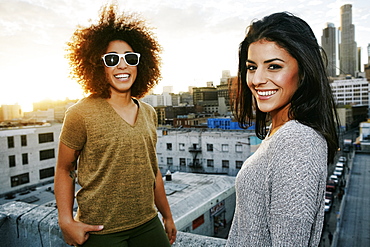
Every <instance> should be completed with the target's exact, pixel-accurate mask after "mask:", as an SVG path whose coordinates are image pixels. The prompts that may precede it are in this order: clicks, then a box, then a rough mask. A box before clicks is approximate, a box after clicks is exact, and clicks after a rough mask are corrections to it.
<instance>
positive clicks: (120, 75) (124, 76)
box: [114, 74, 130, 79]
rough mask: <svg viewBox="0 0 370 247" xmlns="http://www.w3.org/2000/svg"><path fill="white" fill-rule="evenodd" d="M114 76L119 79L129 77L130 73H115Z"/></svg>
mask: <svg viewBox="0 0 370 247" xmlns="http://www.w3.org/2000/svg"><path fill="white" fill-rule="evenodd" d="M114 77H115V78H117V79H128V78H129V77H130V75H129V74H118V75H114Z"/></svg>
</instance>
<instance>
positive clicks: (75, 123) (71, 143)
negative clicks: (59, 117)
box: [60, 108, 86, 150]
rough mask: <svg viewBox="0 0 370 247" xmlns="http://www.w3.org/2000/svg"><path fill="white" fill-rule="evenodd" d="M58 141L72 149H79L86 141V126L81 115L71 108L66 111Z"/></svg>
mask: <svg viewBox="0 0 370 247" xmlns="http://www.w3.org/2000/svg"><path fill="white" fill-rule="evenodd" d="M60 141H61V142H62V143H63V144H65V145H66V146H67V147H69V148H72V149H74V150H81V149H82V148H83V146H84V145H85V142H86V126H85V121H84V119H83V117H82V116H81V115H80V114H79V113H78V112H77V111H76V110H75V109H73V108H69V109H68V110H67V112H66V115H65V118H64V122H63V126H62V130H61V133H60Z"/></svg>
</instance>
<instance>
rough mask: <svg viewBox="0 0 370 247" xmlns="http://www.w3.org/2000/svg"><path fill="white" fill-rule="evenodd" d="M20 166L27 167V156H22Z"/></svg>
mask: <svg viewBox="0 0 370 247" xmlns="http://www.w3.org/2000/svg"><path fill="white" fill-rule="evenodd" d="M22 164H23V165H28V154H27V153H25V154H22Z"/></svg>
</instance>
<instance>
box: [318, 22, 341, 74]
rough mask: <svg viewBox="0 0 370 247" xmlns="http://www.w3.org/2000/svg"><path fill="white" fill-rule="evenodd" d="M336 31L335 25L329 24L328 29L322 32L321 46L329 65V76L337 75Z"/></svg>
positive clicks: (327, 69)
mask: <svg viewBox="0 0 370 247" xmlns="http://www.w3.org/2000/svg"><path fill="white" fill-rule="evenodd" d="M335 34H336V29H335V26H334V24H333V23H327V27H326V28H324V29H323V30H322V36H321V46H322V48H323V49H324V51H325V53H326V58H327V61H328V65H327V68H326V71H327V74H328V76H331V77H335V76H336V75H337V51H336V47H337V44H336V37H335Z"/></svg>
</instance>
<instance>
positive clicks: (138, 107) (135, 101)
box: [102, 98, 141, 128]
mask: <svg viewBox="0 0 370 247" xmlns="http://www.w3.org/2000/svg"><path fill="white" fill-rule="evenodd" d="M131 99H132V101H133V102H134V103H135V105H137V115H136V120H135V123H134V124H133V125H131V124H129V123H128V122H127V121H126V120H125V119H123V118H122V117H121V116H120V115H119V114H118V113H117V112H116V110H115V109H114V108H113V106H112V105H111V104H109V103H108V101H107V100H105V99H102V100H103V101H104V102H105V103H106V104H107V105H108V107H109V108H110V111H112V112H113V113H112V114H114V116H115V117H116V118H119V119H121V121H123V122H124V123H125V124H127V125H128V126H130V127H131V128H134V127H135V126H136V125H137V123H138V121H139V118H140V116H141V113H140V112H141V110H140V108H141V107H140V101H138V100H137V99H134V98H131Z"/></svg>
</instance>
